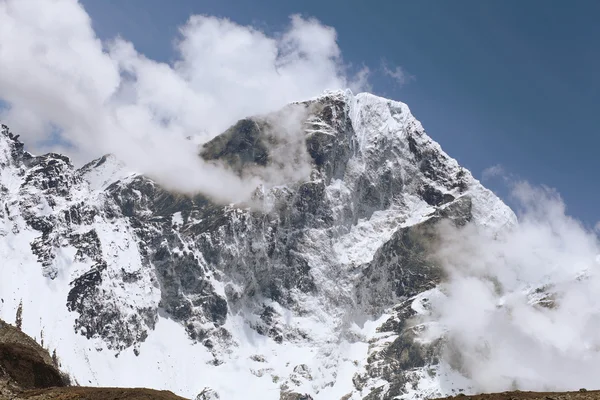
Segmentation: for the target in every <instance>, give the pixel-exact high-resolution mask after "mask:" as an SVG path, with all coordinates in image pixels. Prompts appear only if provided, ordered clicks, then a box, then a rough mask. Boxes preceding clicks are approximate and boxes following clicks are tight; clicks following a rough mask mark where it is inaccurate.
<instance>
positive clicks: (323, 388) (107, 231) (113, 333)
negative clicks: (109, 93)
mask: <svg viewBox="0 0 600 400" xmlns="http://www.w3.org/2000/svg"><path fill="white" fill-rule="evenodd" d="M294 107H295V108H298V107H300V108H301V109H302V110H303V114H302V120H301V124H300V125H299V127H298V129H299V132H297V133H296V135H295V136H294V135H290V134H289V132H287V133H286V134H285V135H282V134H281V132H280V131H281V125H280V124H279V122H280V121H281V119H282V118H283V117H282V116H284V117H285V113H283V114H282V112H283V111H282V112H278V113H273V114H270V115H267V116H261V117H252V118H248V119H245V120H242V121H239V122H238V123H237V124H235V125H234V126H232V127H231V128H230V129H229V130H227V131H226V132H225V133H223V134H222V135H220V136H218V137H216V138H215V139H213V140H212V141H210V142H208V143H206V144H205V145H204V146H203V147H202V148H201V149H199V154H200V156H201V157H203V158H204V159H205V160H207V161H208V162H211V163H215V164H217V165H220V166H222V167H224V168H229V169H231V170H233V171H235V172H236V173H237V174H238V175H240V176H242V177H245V176H246V175H248V174H261V173H263V175H264V173H265V171H267V172H268V173H269V176H270V177H271V176H272V175H273V174H274V173H275V172H277V173H279V172H281V171H283V172H281V173H279V175H278V176H277V179H276V180H275V181H271V182H272V183H273V184H271V185H260V186H257V188H256V190H255V191H254V194H253V198H252V204H250V203H249V202H240V203H239V204H235V203H234V204H228V205H223V204H220V203H218V202H215V201H213V200H211V199H210V198H208V197H206V196H203V195H202V194H198V195H195V196H190V195H184V194H179V193H173V192H170V191H168V190H166V189H165V188H164V187H162V186H161V185H160V183H158V182H155V181H153V180H152V179H151V178H149V177H146V176H143V175H140V174H138V173H135V172H133V171H129V170H128V168H127V166H125V165H123V164H121V163H120V162H119V161H118V160H117V159H116V158H115V157H113V156H104V157H102V158H100V159H98V160H94V161H92V162H90V163H89V164H87V165H85V166H83V167H82V168H79V169H77V168H75V167H74V166H73V165H72V163H71V162H70V160H69V158H68V157H65V156H63V155H60V154H54V153H50V154H45V155H42V156H34V155H31V154H29V153H28V152H26V151H24V146H23V144H22V143H21V142H20V141H19V140H18V137H15V136H14V135H13V134H12V133H10V132H9V130H8V128H7V127H5V126H3V127H2V132H1V133H0V257H1V258H2V266H1V267H0V296H1V297H2V299H1V302H0V318H3V319H5V320H7V321H12V320H14V318H15V315H16V313H17V310H21V311H20V312H21V318H22V329H23V331H24V332H26V333H27V334H29V335H30V336H32V337H35V338H36V339H38V340H43V343H44V346H46V347H47V348H48V349H50V350H51V351H53V350H56V352H57V354H59V356H60V358H61V361H62V366H63V369H65V370H66V371H67V372H68V373H69V374H70V375H71V376H72V377H73V378H74V379H75V380H76V381H77V382H79V383H80V384H82V385H102V386H146V387H151V388H156V389H168V390H171V391H173V392H174V393H177V394H179V395H182V396H187V397H192V396H197V399H216V398H220V399H228V400H229V399H247V398H261V399H302V398H313V399H342V398H343V399H393V398H396V396H401V397H403V398H415V397H431V396H436V395H439V396H441V395H451V394H453V393H454V391H458V390H460V389H466V388H467V385H468V383H467V382H466V380H465V379H464V378H462V377H460V374H459V372H457V371H455V370H454V369H452V368H451V367H449V366H444V365H443V363H442V362H441V361H440V357H439V351H438V350H439V347H440V343H439V341H438V342H433V343H423V342H422V341H419V340H415V338H416V337H417V332H416V330H415V327H413V326H411V325H410V323H409V319H410V317H412V316H414V315H416V314H419V313H424V312H426V309H427V304H426V303H427V296H428V293H432V292H431V291H432V290H433V289H434V288H435V287H436V286H437V285H438V283H440V282H441V281H442V280H443V278H444V271H443V270H442V269H441V267H439V266H438V265H437V264H436V263H435V260H434V259H433V258H432V257H431V256H432V254H433V248H434V246H435V242H436V235H437V229H436V227H437V226H438V225H439V224H440V223H442V222H443V221H447V223H451V224H454V225H457V226H462V225H465V224H475V225H477V226H479V227H481V228H482V229H487V230H492V231H494V230H500V229H503V228H504V227H507V226H510V225H512V224H514V223H515V222H516V217H515V215H514V214H513V212H512V211H511V210H510V209H509V208H508V207H507V206H506V205H505V204H504V203H502V201H501V200H500V199H498V198H497V197H496V196H495V195H494V194H493V193H492V192H490V191H489V190H487V189H485V188H484V187H483V186H482V185H481V184H480V183H479V182H478V181H477V180H476V179H474V178H473V176H472V175H471V173H470V172H469V171H467V170H466V169H464V168H462V167H460V166H459V165H458V163H457V162H456V161H455V160H454V159H452V158H450V157H449V156H448V155H447V154H445V153H444V152H443V151H442V149H441V148H440V146H439V145H438V144H437V143H436V142H434V141H433V140H432V139H431V138H429V137H428V136H427V134H426V133H425V132H424V130H423V128H422V126H421V124H420V123H419V122H418V121H417V120H416V119H415V118H414V117H413V115H412V114H411V113H410V110H409V108H408V107H407V106H406V105H405V104H403V103H400V102H395V101H391V100H387V99H383V98H380V97H377V96H374V95H371V94H367V93H361V94H358V95H353V94H352V93H351V92H350V91H336V92H328V93H326V94H324V95H323V96H320V97H317V98H315V99H312V100H309V101H306V102H301V103H298V104H295V105H294ZM292 133H293V132H292ZM296 142H299V143H301V148H297V146H296V147H294V146H293V144H294V143H296ZM290 143H291V144H290ZM278 171H279V172H278ZM461 379H462V380H461ZM250 388H252V389H250ZM249 390H253V391H255V392H254V393H253V396H251V397H249Z"/></svg>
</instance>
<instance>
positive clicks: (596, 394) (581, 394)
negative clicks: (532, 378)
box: [438, 389, 600, 400]
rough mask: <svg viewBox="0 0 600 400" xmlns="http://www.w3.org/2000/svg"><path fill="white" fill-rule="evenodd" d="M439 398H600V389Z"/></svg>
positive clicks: (574, 399)
mask: <svg viewBox="0 0 600 400" xmlns="http://www.w3.org/2000/svg"><path fill="white" fill-rule="evenodd" d="M438 400H600V390H589V391H588V390H585V389H581V390H579V391H577V392H521V391H514V392H503V393H486V394H478V395H471V396H469V395H458V396H454V397H446V398H445V399H438Z"/></svg>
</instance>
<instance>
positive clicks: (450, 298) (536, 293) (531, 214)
mask: <svg viewBox="0 0 600 400" xmlns="http://www.w3.org/2000/svg"><path fill="white" fill-rule="evenodd" d="M512 196H513V197H514V200H515V202H516V204H517V205H518V209H517V212H518V214H519V223H518V225H517V226H515V227H513V228H512V229H510V230H508V231H505V232H500V233H498V232H495V233H491V232H483V231H481V230H478V229H477V228H476V227H474V226H469V227H466V228H464V229H456V228H452V227H448V226H445V227H443V229H442V232H441V233H442V235H441V237H442V245H441V246H440V248H439V251H438V253H437V259H438V260H440V262H441V263H442V265H443V266H444V268H445V270H446V272H447V273H448V277H449V279H448V281H447V282H445V283H444V284H442V285H441V287H440V289H441V292H440V294H439V295H438V296H433V297H434V298H433V300H432V304H431V305H432V308H431V315H430V316H429V317H427V318H426V320H427V324H428V325H429V327H430V329H429V330H428V332H429V334H433V333H434V332H440V331H443V332H445V337H446V345H445V351H444V360H445V362H446V363H448V364H450V365H451V366H452V367H453V368H455V369H457V370H459V371H461V372H462V373H463V375H465V376H466V377H468V378H469V379H470V381H471V382H472V384H473V387H472V390H473V391H475V392H497V391H503V390H511V389H521V390H576V389H579V388H582V387H585V388H597V385H598V383H597V382H598V380H597V377H598V376H599V375H600V335H598V332H599V331H600V298H599V297H598V293H600V273H599V272H600V258H599V256H598V255H599V254H600V246H599V243H598V237H597V236H596V234H595V233H594V232H592V231H589V230H588V229H586V228H585V227H584V226H583V225H582V224H581V223H580V222H578V221H577V220H575V219H573V218H571V217H569V216H568V215H567V214H566V209H565V204H564V202H563V201H562V199H561V198H560V196H559V195H558V193H557V192H556V191H554V190H552V189H549V188H547V187H543V186H542V187H536V186H532V185H530V184H528V183H526V182H517V183H513V184H512ZM427 324H426V325H427Z"/></svg>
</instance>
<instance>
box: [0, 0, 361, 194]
mask: <svg viewBox="0 0 600 400" xmlns="http://www.w3.org/2000/svg"><path fill="white" fill-rule="evenodd" d="M91 22H92V21H91V19H90V17H89V15H88V14H87V13H86V11H85V9H84V8H83V6H82V5H81V4H79V3H78V2H77V1H76V0H51V1H48V0H0V100H2V101H3V102H5V103H7V104H8V106H9V107H8V108H6V109H4V110H3V111H2V114H0V119H2V120H3V122H5V123H7V124H8V125H10V126H11V128H12V130H13V131H14V132H15V133H19V134H21V135H22V136H23V137H25V139H26V141H27V142H28V143H29V144H31V145H32V146H33V149H34V151H37V152H42V151H48V150H55V151H61V152H65V153H66V154H68V155H70V156H71V157H73V158H74V159H75V161H76V162H84V161H88V160H89V159H91V158H93V157H97V156H100V155H102V154H104V153H113V154H115V155H116V156H117V157H118V158H120V159H121V160H123V161H124V162H125V163H126V164H128V165H129V166H131V167H132V168H135V169H137V170H139V171H140V172H142V173H146V174H148V175H150V176H152V177H154V178H155V179H157V180H159V181H160V182H161V183H163V184H167V185H168V186H169V187H170V188H172V189H177V190H181V191H185V192H196V191H200V192H203V193H205V194H208V195H210V196H212V197H214V198H216V199H219V200H223V201H234V200H239V199H240V198H243V197H245V196H246V197H247V196H248V194H249V193H250V191H251V190H252V189H253V188H254V187H255V185H256V183H257V182H246V181H242V180H240V179H239V178H238V177H237V176H235V175H234V174H232V173H230V172H228V171H225V170H223V169H221V168H218V167H215V166H210V165H207V164H205V163H203V162H201V160H199V159H198V157H197V155H196V154H197V148H196V146H194V145H193V143H196V144H197V143H202V142H205V141H206V140H208V139H210V138H212V137H214V136H215V135H216V134H218V133H220V132H222V131H223V130H225V129H226V128H227V127H229V126H230V125H231V124H232V123H234V122H235V121H237V120H238V119H240V118H243V117H246V116H250V115H256V114H264V113H267V112H270V111H273V110H276V109H278V108H280V107H281V106H283V105H285V104H287V103H290V102H292V101H298V100H304V99H307V98H310V97H313V96H315V95H318V94H320V93H322V92H323V91H324V90H326V89H338V88H345V87H354V89H360V88H359V87H357V86H361V85H362V86H365V85H366V82H367V81H366V77H367V74H368V70H367V69H363V70H362V71H360V72H359V74H357V75H356V77H350V76H349V75H348V68H347V67H346V65H345V64H344V62H343V59H342V55H341V51H340V48H339V47H338V45H337V42H336V39H337V38H336V32H335V30H334V29H333V28H331V27H328V26H325V25H323V24H321V23H320V22H319V21H317V20H315V19H312V18H303V17H301V16H298V15H294V16H292V17H291V18H290V22H289V25H288V26H287V27H286V29H285V30H284V31H283V32H281V33H279V34H277V35H273V36H269V35H268V34H266V33H264V32H263V31H261V30H259V29H257V28H254V27H251V26H241V25H238V24H235V23H234V22H232V21H230V20H227V19H223V18H215V17H211V16H202V15H194V16H191V17H190V19H189V20H188V22H187V23H186V24H185V25H184V26H182V27H181V28H180V37H179V38H178V40H177V41H176V45H175V51H176V59H175V61H174V62H172V63H170V64H166V63H161V62H157V61H155V60H152V59H149V58H147V57H145V56H144V55H143V54H140V53H139V52H138V51H136V49H135V47H134V45H133V44H132V43H130V42H128V41H127V40H125V39H123V38H115V39H114V40H111V41H110V42H102V41H101V40H99V39H98V37H97V36H96V34H95V32H94V30H93V28H92V23H91ZM190 136H191V137H192V141H190V140H186V137H190Z"/></svg>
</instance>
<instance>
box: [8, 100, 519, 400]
mask: <svg viewBox="0 0 600 400" xmlns="http://www.w3.org/2000/svg"><path fill="white" fill-rule="evenodd" d="M329 95H330V96H338V97H339V98H340V99H343V100H344V101H345V102H346V103H347V104H348V107H350V115H351V118H352V125H353V128H354V131H355V133H356V140H357V141H358V144H359V154H357V155H356V156H355V157H354V158H353V159H352V160H351V161H350V163H349V166H348V171H347V174H348V176H349V177H350V178H349V179H347V180H345V181H342V180H339V179H338V180H334V181H333V182H332V183H331V184H330V185H329V186H328V187H327V188H326V192H327V196H329V197H330V198H332V199H337V200H336V201H337V202H338V203H337V204H339V205H340V207H341V206H342V205H343V203H344V201H346V195H347V193H348V191H349V190H350V188H349V187H348V186H347V185H348V182H346V181H351V178H352V174H353V171H364V170H365V169H369V168H372V167H373V165H388V166H389V167H390V168H402V163H408V162H410V161H409V157H408V148H407V145H406V144H405V143H403V140H404V137H403V135H404V134H405V133H404V132H405V128H406V126H407V125H408V124H417V125H418V126H420V125H419V122H418V121H416V120H415V119H414V117H413V116H412V115H411V114H410V111H409V110H408V107H407V106H406V105H404V104H402V103H399V102H393V101H389V100H386V99H381V98H379V97H376V96H373V95H369V94H359V95H356V96H354V95H352V94H351V93H350V92H348V91H345V92H335V93H330V94H329ZM382 140H390V141H398V142H399V143H400V144H401V146H400V147H399V148H401V149H403V150H402V151H403V152H404V153H399V154H395V155H394V157H389V155H382V154H378V153H377V149H378V143H379V142H380V141H382ZM418 145H419V146H424V147H427V148H432V149H435V150H437V151H440V152H441V149H439V145H437V143H435V142H433V141H432V140H431V139H430V138H429V137H428V136H426V135H425V134H422V135H421V136H420V137H419V138H418ZM9 151H10V149H9V144H8V142H7V141H6V140H5V139H4V138H2V137H0V165H4V166H3V167H2V168H1V169H0V184H2V186H3V187H4V188H6V190H5V192H3V193H2V192H0V206H2V208H3V209H4V210H5V211H4V212H3V214H1V215H2V218H1V219H0V258H1V261H0V263H1V268H0V297H1V299H2V300H1V302H0V317H1V318H2V319H4V320H6V321H8V322H14V320H15V312H16V309H17V307H18V306H19V303H20V302H22V305H23V330H24V331H25V332H26V333H28V334H29V335H31V336H32V337H35V338H36V339H37V340H38V341H39V342H42V340H43V345H44V346H45V347H46V348H48V349H49V350H50V351H53V350H54V349H56V351H57V354H58V355H59V357H60V361H61V365H62V368H63V369H64V370H65V371H67V372H68V373H70V374H71V375H72V376H73V377H74V378H75V380H76V381H77V382H78V383H79V384H81V385H102V386H145V387H150V388H157V389H168V390H172V391H173V392H175V393H177V394H180V395H183V396H187V397H193V396H195V395H196V394H198V393H199V392H200V391H201V390H202V389H203V388H205V387H210V388H212V389H214V390H215V391H216V392H218V393H219V395H220V396H221V399H232V400H235V399H249V398H253V399H254V398H256V399H279V396H280V387H281V385H282V384H290V385H291V382H293V386H290V390H293V391H294V392H298V393H307V394H310V395H312V396H313V397H314V398H315V399H339V398H341V397H343V396H344V395H347V394H352V397H351V399H359V398H362V396H364V395H366V393H365V391H364V390H363V393H358V392H356V391H355V388H354V385H353V382H352V378H353V376H354V375H355V374H356V373H358V372H361V371H362V370H363V369H364V366H365V363H366V359H367V356H368V354H369V344H368V343H369V341H373V343H383V342H385V341H386V340H391V339H392V338H385V337H382V335H381V334H379V333H377V332H376V329H377V327H378V326H380V325H381V324H382V323H383V322H384V321H386V319H387V318H388V317H389V315H388V314H386V313H383V314H381V315H379V316H378V317H377V318H376V319H372V318H370V317H369V316H367V315H355V314H354V313H353V310H351V309H347V308H346V306H344V305H336V302H332V301H331V299H332V298H338V297H339V298H343V297H344V296H348V295H350V292H351V290H352V285H353V284H354V281H353V279H355V277H354V276H353V275H352V273H351V272H350V267H351V266H354V265H359V264H362V263H366V262H369V261H370V260H372V259H373V255H374V254H375V252H376V251H377V249H379V248H380V247H381V245H383V244H384V243H385V242H386V241H387V240H389V239H390V237H391V236H392V235H393V233H394V232H395V231H397V230H398V229H399V228H401V227H406V226H411V225H414V224H416V223H419V222H422V221H423V220H425V219H426V218H428V216H429V215H430V214H431V212H432V211H433V210H434V209H433V208H432V207H431V206H429V205H428V204H427V203H425V202H424V201H423V200H422V199H420V198H419V197H417V196H414V195H408V194H407V195H406V196H404V198H403V201H402V204H401V205H394V206H392V207H390V208H389V209H387V210H383V211H377V212H375V213H373V215H371V216H370V217H369V218H368V219H361V220H359V221H358V222H357V223H356V224H355V225H353V226H352V227H351V228H350V229H349V230H348V231H347V232H345V233H343V234H341V235H340V236H339V237H338V238H337V239H336V240H335V242H334V243H330V244H328V246H331V248H332V249H333V253H329V252H327V251H326V250H327V249H328V248H329V247H323V246H322V243H321V241H322V239H323V238H324V236H323V232H319V231H318V230H314V231H311V232H309V233H308V235H309V238H311V241H312V244H311V248H310V252H311V253H310V260H311V273H312V274H313V275H314V278H315V282H316V284H317V287H318V292H319V295H317V296H315V297H313V298H309V297H308V296H304V297H302V296H299V301H301V302H302V306H303V308H304V309H305V310H309V311H310V312H309V313H304V314H303V315H302V316H299V315H297V313H295V312H293V311H291V310H285V309H283V308H282V307H281V306H279V305H278V304H277V303H273V304H272V306H273V307H274V308H275V309H276V310H277V311H278V312H279V314H280V315H283V316H284V317H285V318H287V320H286V323H287V324H288V326H289V327H294V326H297V327H299V328H301V329H302V330H303V331H304V332H308V333H309V337H308V338H306V340H300V339H298V340H295V341H284V342H283V343H281V344H280V343H276V342H275V341H274V340H272V339H271V338H268V337H266V336H262V335H259V334H258V333H257V332H256V331H255V330H254V329H252V328H251V327H250V326H249V323H248V321H247V320H246V319H245V315H244V314H243V313H242V312H240V313H236V314H231V313H230V314H229V315H228V318H227V322H226V324H225V328H226V329H227V330H228V331H229V332H230V333H231V334H232V336H233V340H232V341H233V343H234V344H233V345H232V346H229V347H223V349H222V351H221V353H220V354H219V359H218V361H217V362H215V361H216V360H215V357H214V355H213V354H212V353H211V352H209V351H208V350H207V349H206V347H204V346H202V345H201V344H195V343H193V342H192V341H191V340H190V339H189V337H188V336H187V334H186V332H185V330H184V328H183V326H182V325H180V324H179V323H177V322H175V321H173V320H171V319H169V318H168V316H166V315H164V314H161V316H160V317H159V319H158V322H157V324H156V328H155V330H154V331H151V332H150V334H149V336H148V338H147V339H146V340H145V341H144V342H143V343H142V344H141V345H140V346H139V349H137V350H139V354H138V355H136V354H134V349H133V348H129V349H126V350H125V351H122V352H120V353H118V354H116V353H115V352H114V351H111V350H109V349H107V348H106V345H105V344H104V343H103V342H102V340H99V339H92V340H88V339H86V338H85V337H84V336H82V335H81V334H80V333H79V332H76V331H75V329H74V324H75V319H76V318H77V313H75V312H69V311H68V310H67V307H66V306H65V303H66V296H67V293H68V292H69V290H70V286H69V283H70V282H71V281H72V280H73V279H74V278H75V277H77V276H79V275H81V272H82V271H86V270H87V269H89V267H90V265H89V263H88V264H84V263H78V262H74V261H73V259H74V255H75V252H76V249H75V248H74V247H72V246H70V245H68V244H63V245H62V246H61V247H60V251H59V252H58V254H57V255H56V258H55V259H54V261H53V265H52V271H55V272H56V277H55V279H50V278H48V277H47V276H48V273H46V271H45V270H43V269H42V267H41V265H40V264H39V263H38V261H37V258H36V256H35V255H34V254H32V252H31V246H30V243H31V242H32V241H33V240H34V239H35V238H37V237H38V236H40V232H38V231H35V230H32V229H31V228H30V227H28V225H27V224H26V223H25V221H24V219H23V218H22V216H21V215H20V213H21V210H20V209H19V199H20V198H21V196H23V195H24V194H23V193H22V192H21V191H20V190H21V184H22V183H23V179H24V178H23V174H22V173H21V171H19V170H18V168H17V167H16V166H14V165H12V164H10V157H9V154H8V152H9ZM441 154H443V155H444V156H445V153H443V152H442V153H441ZM446 157H447V156H446ZM445 166H446V168H448V169H449V170H450V171H458V169H459V168H460V167H459V165H458V164H457V163H456V161H455V160H453V159H451V158H449V157H447V160H446V165H445ZM373 173H377V171H376V170H374V171H373ZM134 175H135V174H133V175H132V174H131V172H130V171H127V169H126V168H125V166H123V165H121V164H120V163H119V162H118V161H117V160H115V159H114V158H113V157H108V158H107V159H106V160H105V161H104V162H103V163H102V165H99V166H96V167H91V168H90V169H89V171H87V172H86V173H84V174H83V178H84V181H83V182H82V183H81V184H80V185H78V186H77V187H75V188H73V190H72V192H71V193H72V198H70V199H69V200H64V199H60V201H59V202H58V203H57V204H56V205H53V206H52V208H49V206H48V204H46V203H45V202H44V200H43V196H42V197H40V199H39V205H37V207H38V208H39V210H38V212H39V213H44V212H52V211H53V212H56V210H57V209H60V208H61V207H62V208H65V209H66V208H67V207H68V203H69V202H81V201H83V202H87V203H89V204H94V203H97V204H98V205H101V204H102V203H103V201H104V200H103V196H105V194H104V191H103V190H104V189H105V188H106V187H108V186H109V185H110V184H111V183H113V182H115V181H117V180H126V179H129V178H130V177H131V176H134ZM466 175H467V176H466V179H467V182H468V192H467V193H468V194H470V196H471V197H472V199H473V215H474V219H475V222H476V223H477V224H479V225H481V226H487V227H489V228H490V229H501V228H502V227H503V226H505V225H507V224H508V225H510V224H512V223H514V222H515V216H514V214H513V213H512V212H511V211H510V209H508V208H507V207H506V206H505V205H504V204H503V203H502V202H501V201H500V200H499V199H498V198H497V197H496V196H495V195H493V194H492V193H491V192H490V191H488V190H487V189H485V188H483V187H482V186H481V185H480V184H479V182H478V181H476V180H475V179H474V178H473V177H472V176H471V175H470V173H469V172H468V171H467V172H466ZM432 184H434V183H433V182H432ZM29 190H31V189H29ZM26 195H28V196H33V197H32V198H37V197H35V196H37V193H27V194H26ZM61 201H62V202H63V203H61ZM332 204H335V202H332ZM45 210H46V211H45ZM334 212H335V205H334ZM334 214H335V213H334ZM172 223H173V224H174V225H181V224H182V223H183V220H182V216H181V213H175V214H174V215H173V216H172ZM91 228H93V229H95V230H96V232H97V233H98V236H99V239H100V242H101V245H102V253H103V256H104V258H105V259H106V260H108V266H107V270H108V274H109V276H110V274H111V273H115V274H116V273H118V272H119V271H121V270H125V271H127V272H136V271H141V272H143V273H142V274H141V276H143V278H142V281H141V282H138V283H137V284H135V285H134V284H131V285H126V284H123V283H121V284H117V283H116V282H111V281H110V280H103V282H102V289H104V290H106V291H107V292H108V293H110V299H111V301H115V304H116V306H118V307H125V305H127V304H132V303H134V304H136V306H137V307H144V306H147V307H157V305H158V302H159V300H160V288H159V287H158V285H157V284H156V283H154V282H155V281H154V280H153V279H152V276H153V272H152V271H148V270H144V271H142V269H143V266H142V262H141V259H140V255H139V252H138V249H137V244H136V238H135V236H134V234H133V232H132V228H131V227H130V226H129V225H128V222H126V220H125V219H123V220H117V221H112V222H108V221H107V220H105V219H103V218H102V217H101V215H98V216H97V217H96V218H95V219H94V221H93V223H92V225H91V226H86V229H91ZM325 257H334V258H335V260H336V263H335V265H336V269H335V270H332V269H331V267H330V266H328V264H325V263H323V259H324V258H325ZM52 271H50V272H52ZM336 277H341V278H339V279H337V278H336ZM224 283H225V282H219V281H216V280H215V281H214V282H213V284H214V286H215V288H216V290H217V291H222V290H223V285H224ZM120 299H121V300H123V301H121V300H120ZM342 303H343V302H342ZM413 307H415V311H417V312H426V310H423V309H420V308H419V304H418V299H416V300H415V303H414V306H413ZM125 312H127V311H125ZM132 312H133V311H132ZM300 365H305V366H306V367H307V369H303V368H304V367H303V368H301V369H300V370H298V369H297V367H298V366H300ZM435 368H436V370H437V371H436V373H435V374H431V373H429V372H428V371H427V370H426V369H423V370H415V371H413V372H412V373H413V374H415V376H417V377H418V378H419V379H418V382H419V383H418V385H417V386H416V387H414V388H412V387H411V388H407V389H408V394H407V395H406V396H405V397H406V398H411V397H428V396H429V395H439V394H446V393H448V394H449V393H451V391H452V389H453V388H454V387H455V386H461V387H466V386H467V385H468V383H466V382H462V381H461V380H460V379H462V378H460V377H459V376H456V374H455V373H453V372H452V371H450V370H449V369H448V368H446V367H445V366H444V365H439V366H436V367H435ZM384 384H385V382H377V381H373V382H370V383H369V384H368V387H367V389H365V390H368V389H369V388H374V387H377V386H379V385H384ZM453 385H454V386H453Z"/></svg>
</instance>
